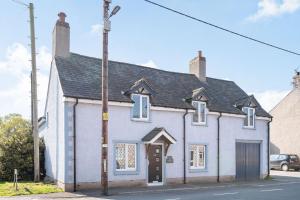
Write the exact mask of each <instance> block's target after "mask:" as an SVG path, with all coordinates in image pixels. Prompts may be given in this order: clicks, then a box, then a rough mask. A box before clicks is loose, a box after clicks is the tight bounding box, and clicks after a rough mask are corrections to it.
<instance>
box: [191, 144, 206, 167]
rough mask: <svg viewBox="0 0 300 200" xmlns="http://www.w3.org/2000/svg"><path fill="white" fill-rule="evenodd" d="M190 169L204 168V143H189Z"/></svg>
mask: <svg viewBox="0 0 300 200" xmlns="http://www.w3.org/2000/svg"><path fill="white" fill-rule="evenodd" d="M190 169H205V145H197V144H194V145H190Z"/></svg>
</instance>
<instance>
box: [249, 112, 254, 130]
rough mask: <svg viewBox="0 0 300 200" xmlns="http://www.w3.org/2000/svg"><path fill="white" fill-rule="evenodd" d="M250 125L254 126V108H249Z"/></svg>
mask: <svg viewBox="0 0 300 200" xmlns="http://www.w3.org/2000/svg"><path fill="white" fill-rule="evenodd" d="M249 117H250V126H254V109H249Z"/></svg>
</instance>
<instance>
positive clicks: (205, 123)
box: [39, 13, 271, 191]
mask: <svg viewBox="0 0 300 200" xmlns="http://www.w3.org/2000/svg"><path fill="white" fill-rule="evenodd" d="M189 69H190V73H177V72H170V71H164V70H160V69H153V68H147V67H143V66H138V65H134V64H128V63H122V62H116V61H109V127H108V129H109V141H108V144H109V145H108V153H109V159H108V166H109V168H108V171H109V174H108V179H109V186H110V187H114V186H115V187H116V186H133V185H135V186H142V185H143V186H145V185H149V186H150V185H162V184H172V183H185V182H216V181H233V180H251V179H260V178H264V177H265V176H266V175H267V174H268V155H269V154H268V152H269V142H268V141H269V140H268V136H269V122H270V118H271V116H270V115H269V114H268V113H267V112H266V111H264V110H263V109H262V107H261V106H260V105H259V103H258V102H257V101H256V100H255V98H254V97H253V96H248V95H247V94H246V93H245V92H244V91H243V90H242V89H241V88H240V87H239V86H237V85H236V84H235V83H234V82H232V81H227V80H220V79H214V78H209V77H206V60H205V58H204V57H203V56H202V54H201V52H199V54H198V55H197V57H196V58H194V59H193V60H192V61H191V62H190V66H189ZM100 75H101V60H100V59H98V58H92V57H87V56H83V55H79V54H75V53H71V52H70V27H69V24H68V23H66V22H65V15H64V14H63V13H60V19H59V20H58V21H57V23H56V25H55V28H54V31H53V60H52V64H51V73H50V80H49V87H48V95H47V102H46V105H45V115H44V117H43V118H42V120H41V121H40V129H39V132H40V137H43V138H44V140H45V144H46V152H45V156H46V161H45V162H46V163H45V165H46V173H47V176H48V177H49V178H51V179H53V180H55V181H56V182H57V183H58V185H60V186H61V187H62V188H64V189H65V190H69V191H70V190H73V189H83V188H95V187H100V181H101V180H100V179H101V176H100V172H101V169H100V163H101V160H100V158H101V148H100V146H101V103H102V102H101V79H100Z"/></svg>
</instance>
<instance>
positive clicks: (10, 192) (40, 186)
mask: <svg viewBox="0 0 300 200" xmlns="http://www.w3.org/2000/svg"><path fill="white" fill-rule="evenodd" d="M61 191H62V190H61V189H59V188H58V187H57V186H56V185H54V184H51V183H32V182H20V183H19V184H18V190H15V187H14V185H13V183H11V182H0V196H17V195H29V194H46V193H55V192H61Z"/></svg>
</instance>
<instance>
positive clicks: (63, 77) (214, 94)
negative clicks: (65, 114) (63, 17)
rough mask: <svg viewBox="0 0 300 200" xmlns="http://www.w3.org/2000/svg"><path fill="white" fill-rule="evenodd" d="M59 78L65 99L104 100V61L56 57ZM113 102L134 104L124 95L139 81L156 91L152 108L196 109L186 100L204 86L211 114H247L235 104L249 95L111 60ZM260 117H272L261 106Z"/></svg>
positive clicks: (227, 84) (228, 85)
mask: <svg viewBox="0 0 300 200" xmlns="http://www.w3.org/2000/svg"><path fill="white" fill-rule="evenodd" d="M55 62H56V66H57V70H58V74H59V79H60V82H61V85H62V90H63V93H64V96H65V97H74V98H82V99H93V100H101V81H100V74H101V70H100V66H101V65H102V63H101V59H98V58H92V57H87V56H83V55H79V54H75V53H71V55H70V57H68V58H63V57H56V58H55ZM108 73H109V80H108V82H109V83H108V84H109V88H108V93H109V95H108V98H109V101H116V102H132V101H131V99H130V98H129V96H127V95H124V93H125V92H126V91H129V90H130V89H131V88H132V86H134V84H135V83H136V81H138V80H140V79H145V80H147V83H149V84H150V85H151V88H152V89H153V90H154V91H155V93H154V94H153V95H151V105H153V106H162V107H169V108H181V109H186V108H188V109H193V107H192V106H191V105H190V104H189V103H187V102H186V101H184V100H183V99H187V98H189V97H191V96H192V95H193V90H195V89H198V88H201V87H203V88H204V89H205V93H206V94H207V96H208V99H209V101H208V102H207V107H208V109H209V110H210V111H215V112H224V113H232V114H244V113H243V112H242V111H241V110H240V109H238V108H236V107H235V106H234V105H235V103H236V102H237V101H238V100H239V99H243V98H247V97H248V95H247V94H246V93H245V92H244V91H243V90H242V89H241V88H240V87H239V86H237V85H236V84H235V83H234V82H232V81H226V80H220V79H214V78H209V77H207V81H206V82H202V81H200V80H199V79H198V78H197V77H196V76H195V75H193V74H187V73H178V72H169V71H164V70H160V69H153V68H148V67H143V66H138V65H134V64H128V63H122V62H116V61H109V70H108ZM256 115H257V116H263V117H271V116H270V115H269V114H268V113H267V112H266V111H265V110H263V109H262V107H261V106H260V105H259V104H258V105H257V107H256Z"/></svg>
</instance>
